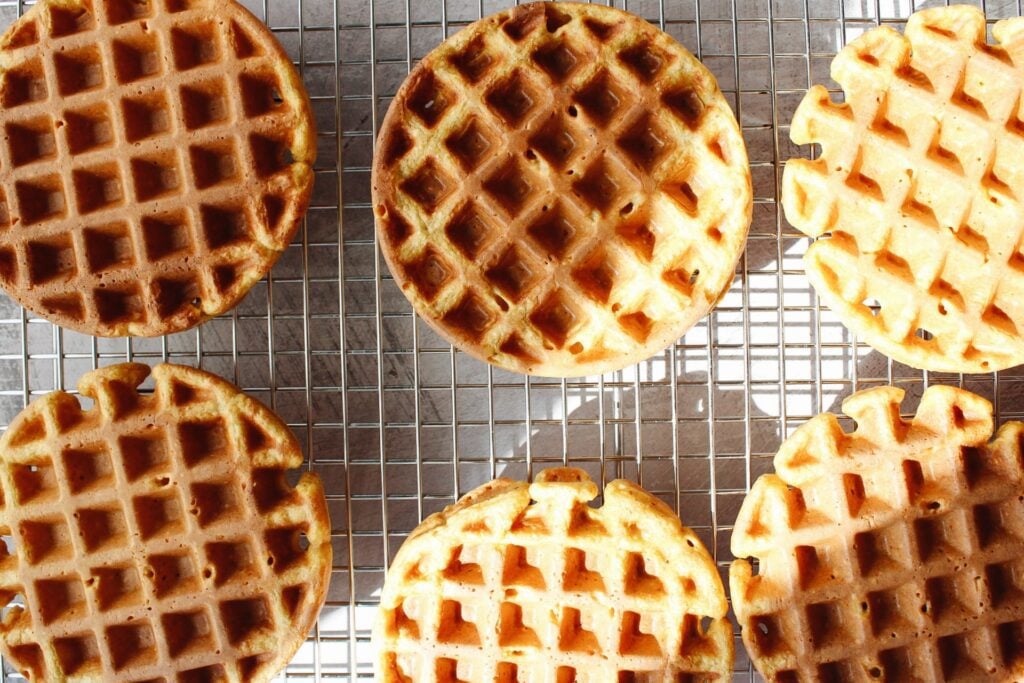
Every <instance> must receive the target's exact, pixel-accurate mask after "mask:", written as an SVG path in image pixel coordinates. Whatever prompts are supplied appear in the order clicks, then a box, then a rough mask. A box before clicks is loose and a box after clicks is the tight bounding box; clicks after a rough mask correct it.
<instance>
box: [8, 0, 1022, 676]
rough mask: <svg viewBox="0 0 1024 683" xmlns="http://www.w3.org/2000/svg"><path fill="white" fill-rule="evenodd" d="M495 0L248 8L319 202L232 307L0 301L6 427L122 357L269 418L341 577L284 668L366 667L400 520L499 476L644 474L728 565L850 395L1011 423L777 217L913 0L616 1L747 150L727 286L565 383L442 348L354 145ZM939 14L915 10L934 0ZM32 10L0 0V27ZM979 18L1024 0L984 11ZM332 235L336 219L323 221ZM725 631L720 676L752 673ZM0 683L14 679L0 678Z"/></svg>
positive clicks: (281, 1)
mask: <svg viewBox="0 0 1024 683" xmlns="http://www.w3.org/2000/svg"><path fill="white" fill-rule="evenodd" d="M506 2H507V0H500V1H497V2H495V1H494V0H486V1H484V0H415V1H414V0H376V1H367V0H256V1H253V0H246V1H245V3H244V4H246V5H247V6H248V7H249V8H250V9H251V10H253V12H254V13H256V14H257V16H259V17H261V18H263V19H264V20H265V21H266V22H267V23H268V25H269V26H270V27H271V28H272V29H273V30H274V32H275V34H276V35H277V37H278V39H279V40H280V41H281V42H282V44H284V45H285V47H286V48H287V50H288V52H289V54H290V55H291V57H292V59H293V60H294V61H295V63H296V64H297V65H298V67H299V69H300V70H301V72H302V75H303V78H304V80H305V83H306V86H307V88H308V90H309V94H310V96H311V98H312V100H313V108H314V111H315V114H316V119H317V123H318V126H319V139H318V142H319V144H318V147H319V160H318V162H317V182H316V186H315V190H314V194H313V201H312V206H311V207H310V210H309V213H308V216H307V218H306V220H305V222H304V225H303V227H302V229H301V231H300V233H299V235H298V236H297V237H296V240H295V243H294V244H293V245H292V246H291V248H289V249H288V250H287V252H286V253H285V255H284V256H283V257H282V259H281V260H280V262H279V263H278V264H277V266H276V267H275V268H274V270H273V272H272V274H271V275H270V277H268V278H267V279H266V280H265V281H263V282H261V283H259V284H258V285H257V286H256V287H254V288H253V290H252V292H251V293H250V294H249V295H248V297H247V298H246V299H245V300H244V301H243V302H242V303H241V304H240V305H239V306H238V307H237V309H236V310H234V311H232V312H231V313H230V314H228V315H225V316H222V317H220V318H217V319H216V320H213V321H210V322H208V323H206V324H205V325H203V326H201V327H200V328H198V329H196V330H193V331H191V332H188V333H183V334H179V335H174V336H170V337H166V338H161V339H129V340H125V339H94V338H91V337H87V336H83V335H80V334H76V333H73V332H67V331H63V330H61V329H59V328H57V327H54V326H53V325H50V324H49V323H47V322H45V321H43V320H40V319H37V318H34V317H33V316H31V315H28V314H27V313H25V312H24V311H23V310H22V309H20V308H19V307H17V306H16V305H15V304H14V303H13V302H11V301H10V300H9V299H7V298H6V297H0V424H3V425H6V424H8V423H9V422H10V420H11V419H12V418H13V417H14V416H15V415H16V414H17V413H18V412H19V411H20V410H21V409H22V408H23V407H24V406H25V405H26V403H27V402H28V401H30V400H32V399H33V398H35V397H36V396H39V395H41V394H44V393H47V392H49V391H52V390H54V389H58V388H64V389H69V390H73V389H74V388H75V385H76V382H77V380H78V378H79V377H80V376H81V375H82V374H83V373H84V372H86V371H88V370H90V369H92V368H95V367H97V366H103V365H109V364H112V363H116V362H122V361H125V360H134V361H141V362H146V363H157V362H160V361H173V362H177V363H184V364H189V365H196V366H200V367H202V368H204V369H207V370H209V371H212V372H214V373H217V374H219V375H221V376H223V377H225V378H227V379H230V380H232V381H233V382H235V383H236V384H238V385H239V386H241V387H242V388H243V389H245V390H246V391H247V392H248V393H250V394H251V395H253V396H255V397H256V398H258V399H260V400H262V401H264V402H265V403H267V404H268V405H270V406H271V407H272V408H274V409H275V410H276V411H277V412H278V413H279V414H280V415H281V416H282V417H283V418H284V419H285V420H286V421H287V422H288V424H289V425H291V427H292V428H293V429H294V431H295V432H296V434H297V435H298V437H299V439H300V440H301V442H302V443H303V445H304V447H305V449H306V453H307V466H308V467H309V468H310V469H312V470H314V471H316V472H317V473H319V475H320V476H321V477H322V478H323V480H324V483H325V486H326V490H327V496H328V499H329V506H330V512H331V517H332V520H333V529H334V556H335V560H334V571H333V577H332V584H331V589H330V592H329V595H328V601H327V605H326V607H325V608H324V611H323V613H322V614H321V617H320V620H319V623H318V625H317V628H316V629H315V631H314V632H313V633H312V634H311V635H310V638H309V639H308V641H307V643H306V644H305V645H304V646H303V648H302V649H301V650H300V652H299V653H298V655H297V656H296V658H295V660H294V661H293V662H292V664H291V665H290V666H289V667H288V669H287V670H286V671H285V672H284V673H282V675H281V680H289V681H290V680H318V681H319V680H355V679H366V678H371V677H372V675H373V671H372V653H371V650H370V642H369V641H370V628H371V624H372V620H373V615H374V610H375V603H376V598H377V595H378V594H379V590H380V587H381V584H382V582H383V579H384V573H385V567H386V566H387V563H388V561H389V560H390V559H391V558H392V557H393V556H394V553H395V551H396V550H397V549H398V547H399V546H400V544H401V542H402V540H403V539H404V537H405V535H406V534H407V533H408V532H409V531H410V530H411V529H412V528H413V527H414V526H415V525H416V524H417V523H418V522H419V520H420V519H421V518H422V517H424V516H426V515H428V514H430V513H432V512H434V511H437V510H439V509H441V508H442V507H443V506H445V505H447V504H449V503H451V502H453V501H454V500H455V499H456V498H457V497H458V495H460V494H462V493H465V492H466V491H467V490H469V489H470V488H472V487H474V486H476V485H478V484H481V483H483V482H484V481H486V480H488V479H490V478H492V477H494V476H496V475H506V476H513V477H527V476H530V475H531V474H533V473H535V472H536V471H537V470H538V469H540V468H543V467H545V466H547V465H549V464H554V463H566V462H571V463H573V464H575V465H578V466H581V467H584V468H585V469H587V470H589V471H590V473H591V475H592V476H593V477H595V478H596V479H598V480H600V481H601V482H604V481H606V480H608V479H611V478H615V477H627V478H630V479H633V480H636V481H639V482H640V483H641V484H642V485H643V486H645V487H646V488H647V489H648V490H650V491H652V492H654V493H655V494H657V495H659V496H660V497H662V498H663V499H664V500H665V501H666V502H668V503H669V504H670V505H672V506H673V507H674V508H675V509H677V510H678V511H679V512H680V515H681V517H682V518H683V520H684V521H685V522H686V523H687V524H688V525H689V526H691V527H692V528H693V529H695V530H696V531H697V532H698V534H699V535H700V536H701V537H702V538H703V540H704V542H705V543H706V544H707V546H708V548H710V549H712V551H713V552H714V554H715V557H716V560H717V562H718V564H719V567H720V568H721V571H722V575H723V578H724V577H725V575H726V572H727V567H728V563H729V561H730V560H731V559H732V558H731V556H730V555H729V536H730V534H731V525H732V522H733V520H734V519H735V516H736V513H737V511H738V510H739V506H740V503H741V501H742V498H743V494H744V493H745V491H746V490H747V489H748V488H749V486H750V484H751V483H752V481H753V480H754V479H755V478H756V477H757V476H758V475H760V474H761V473H763V472H765V471H767V470H769V469H770V466H771V456H772V455H773V453H774V452H775V450H776V449H777V447H778V445H779V443H780V441H781V440H782V439H783V438H784V437H785V436H786V435H787V434H789V433H790V432H791V431H792V430H793V429H795V428H796V427H797V426H799V425H800V424H801V423H802V422H803V421H805V420H806V419H808V418H809V417H810V416H812V415H814V414H816V413H818V412H821V411H823V410H838V406H839V402H840V401H841V400H842V398H843V397H844V396H846V395H848V394H849V393H851V392H853V391H855V390H858V389H863V388H867V387H869V386H875V385H879V384H895V385H897V386H900V387H902V388H904V389H906V391H907V395H908V400H907V402H906V403H905V405H904V408H905V410H907V411H912V410H913V408H914V407H915V406H916V402H917V399H918V398H919V396H920V394H921V391H922V390H923V388H924V387H925V386H927V385H928V384H929V383H934V382H940V383H951V384H958V385H960V386H964V387H966V388H968V389H971V390H973V391H975V392H977V393H980V394H982V395H984V396H986V397H988V398H990V399H992V400H993V401H994V403H995V405H996V410H997V415H998V417H999V419H1000V421H1005V420H1007V419H1015V418H1022V417H1024V402H1022V401H1021V395H1022V393H1024V370H1021V369H1018V370H1011V371H1007V372H1003V373H999V374H998V375H986V376H971V377H964V376H957V375H938V374H935V373H931V374H928V373H921V372H919V371H916V370H912V369H910V368H907V367H904V366H901V365H899V364H894V363H892V362H889V361H887V360H886V359H885V358H883V357H881V356H880V355H879V354H877V353H875V352H872V351H871V350H870V349H869V348H867V347H865V346H864V345H863V344H858V343H857V341H856V340H855V339H854V338H853V337H852V336H851V335H850V334H849V332H847V331H846V330H845V329H844V328H843V327H842V326H841V325H840V324H839V323H838V321H837V320H836V318H835V317H834V316H833V315H831V314H830V313H829V312H828V311H827V310H822V309H821V308H820V306H819V304H818V301H817V299H816V297H815V296H814V292H813V291H812V290H811V289H810V287H809V285H808V284H807V281H806V279H805V278H804V275H803V270H802V266H801V263H800V259H801V256H802V254H803V252H804V250H805V248H806V246H807V242H808V241H807V239H806V238H803V237H801V236H800V235H799V234H797V233H795V232H794V231H793V229H792V228H791V227H790V226H789V225H788V224H787V223H786V222H785V219H784V217H783V216H782V212H781V210H780V208H779V206H778V205H777V202H776V198H777V197H778V193H779V182H780V177H781V170H782V162H783V161H784V160H785V159H786V158H788V157H790V156H793V155H797V154H802V153H806V151H807V150H799V149H794V148H793V146H792V145H791V143H790V142H789V136H788V125H787V122H788V121H789V120H790V118H791V116H792V113H793V111H794V109H795V107H796V105H797V103H798V102H799V101H800V98H801V97H802V95H803V93H804V91H805V90H806V88H807V87H808V85H809V84H810V83H818V82H820V83H830V84H831V86H832V87H833V88H835V84H834V83H831V81H830V80H829V78H828V64H829V62H830V61H831V58H832V56H833V55H834V53H835V52H836V51H837V50H838V49H839V48H840V47H841V46H842V45H843V44H844V43H845V42H846V41H848V40H850V39H852V38H854V37H856V36H857V35H859V34H860V33H861V32H863V31H864V30H866V29H868V28H870V27H872V26H874V25H876V24H878V23H881V22H884V23H891V24H895V25H899V24H901V23H902V22H903V20H905V18H906V17H907V16H908V15H909V14H910V13H911V12H912V11H913V10H914V9H917V8H918V7H915V6H912V4H911V3H910V2H909V1H908V0H887V1H885V2H882V1H855V0H725V1H717V0H716V1H711V0H704V1H700V0H633V1H628V2H622V0H618V1H616V2H615V4H616V5H617V6H620V7H622V6H625V8H626V9H628V10H630V11H632V12H634V13H636V14H639V15H641V16H643V17H645V18H647V19H649V20H651V21H652V22H654V23H656V24H657V25H659V26H660V27H662V28H664V29H665V30H666V31H668V32H669V33H670V34H672V35H673V36H674V37H676V38H677V39H678V40H680V41H681V42H682V43H683V44H684V45H686V46H687V47H688V48H689V49H690V50H691V51H692V52H694V53H695V54H696V55H697V56H698V57H700V58H701V59H702V60H703V61H704V63H705V64H707V66H708V67H709V68H710V69H711V70H712V71H713V72H714V74H715V75H716V76H717V78H718V80H719V83H720V85H721V87H722V90H723V91H724V92H725V93H726V97H727V98H728V99H729V101H730V103H731V104H732V106H733V108H734V110H735V111H736V113H737V116H738V118H739V120H740V123H741V125H742V128H743V133H744V136H745V139H746V142H747V146H748V153H749V156H750V161H751V166H752V172H753V178H754V190H755V207H754V223H753V226H752V229H751V234H750V240H749V243H748V246H747V249H746V253H745V255H744V257H743V259H742V261H741V262H740V264H739V267H738V269H737V277H736V279H735V281H734V283H733V285H732V287H731V289H730V290H729V293H728V294H727V296H726V297H725V298H724V299H723V300H722V302H721V303H720V305H719V306H718V307H717V309H716V310H715V311H714V312H713V313H712V314H711V316H710V317H709V318H707V319H706V320H705V321H703V322H701V323H700V324H699V325H698V326H697V327H695V328H694V329H693V330H692V331H691V332H690V333H689V334H687V335H686V336H685V337H684V338H683V339H681V340H679V342H678V343H676V344H675V345H674V346H673V347H672V348H671V349H669V350H668V351H666V352H665V353H663V354H660V355H658V356H656V357H654V358H652V359H650V360H648V361H646V362H644V363H642V364H640V365H638V366H636V367H633V368H628V369H626V370H623V371H621V372H617V373H613V374H609V375H606V376H604V377H589V378H584V379H580V380H565V381H558V380H544V379H527V378H524V377H522V376H518V375H514V374H510V373H507V372H504V371H501V370H497V369H493V368H490V367H487V366H485V365H483V364H481V363H479V362H477V361H475V360H473V359H471V358H469V357H467V356H465V355H463V354H461V353H459V352H455V351H453V350H452V349H451V347H449V346H448V345H446V344H444V343H443V342H442V341H441V339H440V338H439V337H437V336H436V335H435V334H434V333H433V332H432V331H431V330H430V329H429V328H428V327H427V326H426V325H425V324H424V323H423V322H422V321H419V320H417V319H416V318H415V317H414V316H413V315H412V312H411V309H410V307H409V305H408V304H407V303H406V301H405V299H404V297H403V296H402V294H401V293H400V291H399V290H398V289H397V288H396V287H395V286H394V284H393V282H392V281H391V278H390V276H389V275H388V273H387V269H386V267H385V266H384V264H383V261H382V260H381V259H380V258H379V256H378V252H377V248H376V243H375V241H374V232H373V217H372V213H371V209H370V203H369V202H370V196H369V178H370V161H371V158H372V153H373V140H374V138H375V135H376V131H377V126H378V124H379V123H380V120H381V119H382V117H383V115H384V112H385V111H386V109H387V105H388V103H389V102H390V97H391V96H392V95H393V93H394V92H395V90H396V89H397V87H398V85H399V84H400V83H401V81H402V79H403V78H404V77H405V75H406V74H407V73H408V70H409V69H410V67H411V66H412V65H413V64H415V62H416V60H417V59H419V58H420V57H422V56H423V55H424V54H426V53H427V52H428V51H429V50H430V49H431V48H433V47H434V46H435V45H436V44H437V43H438V42H439V41H440V40H441V39H442V38H444V37H445V36H448V35H451V34H452V33H454V32H455V31H457V30H458V29H459V28H461V27H462V26H464V25H465V24H467V23H469V22H470V21H473V20H475V19H477V18H479V17H481V16H486V15H487V14H490V13H492V12H495V11H498V10H500V9H503V8H504V6H505V4H506ZM927 4H932V3H927ZM25 9H26V6H25V5H24V4H21V3H16V4H15V3H10V4H5V3H0V26H6V25H8V24H9V23H10V22H11V21H13V20H14V19H15V18H16V17H17V16H18V15H19V14H20V13H21V12H23V11H24V10H25ZM985 9H986V12H987V14H988V17H989V19H990V20H992V21H994V20H995V19H998V18H1001V17H1005V16H1011V15H1017V14H1020V11H1021V8H1020V6H1019V2H988V3H987V6H985ZM339 226H340V230H339ZM751 671H752V670H751V667H750V664H749V660H748V658H747V655H746V653H745V652H744V650H743V647H742V644H741V643H740V642H739V638H738V635H737V661H736V674H735V678H736V679H737V680H753V679H754V677H755V676H754V674H752V673H751ZM0 679H2V680H20V677H19V676H18V675H17V674H9V673H8V674H2V673H0Z"/></svg>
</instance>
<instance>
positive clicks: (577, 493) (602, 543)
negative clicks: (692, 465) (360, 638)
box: [374, 468, 733, 683]
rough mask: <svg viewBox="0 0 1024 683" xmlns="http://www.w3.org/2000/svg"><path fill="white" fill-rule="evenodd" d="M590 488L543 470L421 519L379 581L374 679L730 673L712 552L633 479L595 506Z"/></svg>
mask: <svg viewBox="0 0 1024 683" xmlns="http://www.w3.org/2000/svg"><path fill="white" fill-rule="evenodd" d="M597 493H598V489H597V486H596V485H595V484H594V482H592V481H591V480H590V479H589V477H587V475H586V473H585V472H583V471H582V470H578V469H573V468H556V469H548V470H545V471H543V472H541V473H540V475H538V476H537V479H536V481H535V482H534V483H533V484H532V485H530V484H526V483H524V482H518V481H510V480H507V479H497V480H495V481H493V482H491V483H489V484H485V485H484V486H481V487H479V488H477V489H476V490H474V491H472V492H470V493H469V494H467V495H466V496H464V497H463V498H462V499H461V500H459V502H458V503H456V504H455V505H452V506H450V507H448V508H446V509H445V510H444V511H443V512H440V513H437V514H434V515H431V516H430V517H428V518H427V519H425V520H424V521H423V523H422V524H420V526H419V527H417V528H416V529H415V530H414V531H413V532H412V534H410V535H409V538H408V539H407V540H406V542H405V543H404V544H403V545H402V547H401V549H400V550H399V551H398V554H397V555H396V556H395V559H394V561H393V562H392V563H391V568H390V569H389V570H388V574H387V578H386V580H385V582H384V589H383V592H382V594H381V604H380V611H379V613H378V618H377V623H376V625H375V629H374V647H375V652H376V656H377V672H378V680H380V681H382V683H402V682H405V683H409V682H411V681H417V682H418V683H420V682H422V683H455V682H456V681H497V682H500V683H515V682H516V681H577V682H578V683H599V682H604V681H634V680H636V681H690V680H693V681H696V680H701V681H704V680H712V679H715V680H718V679H722V680H724V679H727V678H728V677H729V676H730V675H731V671H732V664H733V643H732V626H731V625H730V623H729V621H728V619H726V618H725V613H726V610H727V605H726V601H725V591H724V590H723V588H722V582H721V579H720V578H719V576H718V572H717V571H716V570H715V565H714V562H713V561H712V559H711V556H710V555H708V552H707V550H705V549H704V546H703V545H702V544H701V542H700V540H699V539H698V538H697V537H696V536H695V535H694V534H693V532H692V531H690V530H689V529H686V528H684V527H683V526H682V525H681V524H680V523H679V518H678V517H676V515H675V513H673V512H672V510H671V509H669V507H668V506H667V505H665V504H664V503H662V502H661V501H660V500H658V499H657V498H655V497H654V496H652V495H650V494H648V493H646V492H645V491H643V490H642V489H640V488H639V487H638V486H636V485H635V484H632V483H630V482H627V481H623V480H618V481H613V482H611V483H609V484H608V485H607V486H606V487H605V490H604V506H603V507H600V508H595V507H591V506H589V505H588V503H590V502H591V501H592V500H593V499H594V498H595V497H596V496H597ZM531 501H533V502H531ZM709 618H710V619H709Z"/></svg>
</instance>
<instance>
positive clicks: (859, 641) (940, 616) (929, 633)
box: [730, 386, 1024, 683]
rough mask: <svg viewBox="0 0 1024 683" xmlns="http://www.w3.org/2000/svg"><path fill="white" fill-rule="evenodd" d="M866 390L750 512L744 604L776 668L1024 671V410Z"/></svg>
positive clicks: (741, 608) (791, 453)
mask: <svg viewBox="0 0 1024 683" xmlns="http://www.w3.org/2000/svg"><path fill="white" fill-rule="evenodd" d="M902 399H903V391H902V390H900V389H895V388H892V387H883V388H878V389H870V390H867V391H862V392H859V393H856V394H854V395H853V396H850V397H849V398H847V399H846V401H844V403H843V412H844V413H846V414H847V415H849V416H850V417H852V418H853V419H854V420H855V421H856V425H857V426H856V429H855V430H854V431H852V432H844V431H843V429H842V427H841V426H840V424H839V422H838V420H837V418H836V416H835V415H831V414H823V415H819V416H817V417H815V418H813V419H812V420H811V421H810V422H808V423H807V424H805V425H804V426H802V427H801V428H800V429H798V430H797V431H796V432H795V433H794V434H793V435H792V436H791V437H789V438H788V439H787V440H786V442H785V443H784V444H783V445H782V448H781V449H780V450H779V453H778V454H777V455H776V456H775V471H776V473H775V474H767V475H764V476H762V477H761V478H760V479H758V481H757V482H756V483H755V484H754V487H753V489H752V490H751V492H750V493H749V494H748V495H747V497H746V499H745V500H744V502H743V506H742V508H741V509H740V513H739V516H738V518H737V520H736V527H735V529H734V531H733V536H732V552H733V554H734V555H735V556H736V557H738V558H749V557H752V558H755V559H756V560H757V561H758V567H757V570H756V573H755V570H754V568H753V567H752V566H751V564H750V562H748V561H747V560H746V559H738V560H736V561H735V562H734V563H733V565H732V570H731V577H730V578H731V581H730V584H731V586H730V587H731V595H732V603H733V609H734V610H735V612H736V617H737V619H738V620H739V623H740V626H741V628H742V630H743V641H744V643H745V644H746V646H747V650H748V652H749V653H750V656H751V658H752V659H753V661H754V663H755V665H756V666H757V669H758V670H759V671H760V672H761V673H762V674H764V676H765V677H766V678H767V679H768V680H769V681H876V680H877V681H899V682H901V683H902V682H903V681H1011V680H1014V681H1016V680H1022V678H1024V473H1022V471H1021V457H1022V454H1021V446H1022V441H1024V424H1021V423H1018V422H1010V423H1007V424H1005V425H1003V427H1002V428H1001V429H1000V430H999V432H998V434H996V436H995V439H994V440H992V441H989V439H990V437H991V436H992V406H991V405H990V404H989V403H988V401H986V400H984V399H982V398H980V397H978V396H975V395H974V394H971V393H969V392H967V391H964V390H962V389H954V388H952V387H944V386H934V387H931V388H929V389H927V390H926V391H925V392H924V395H923V397H922V398H921V403H920V405H919V407H918V409H917V415H916V416H915V417H914V418H913V419H912V420H904V419H902V418H901V417H900V412H899V410H900V401H901V400H902Z"/></svg>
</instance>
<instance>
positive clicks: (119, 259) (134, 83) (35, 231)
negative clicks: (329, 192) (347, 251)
mask: <svg viewBox="0 0 1024 683" xmlns="http://www.w3.org/2000/svg"><path fill="white" fill-rule="evenodd" d="M0 136H2V138H3V140H2V142H0V285H2V286H3V288H4V289H6V290H7V292H8V293H9V294H10V295H11V296H12V297H13V298H14V299H15V300H17V301H18V303H20V304H21V305H23V306H25V307H26V308H28V309H30V310H32V311H34V312H35V313H38V314H39V315H42V316H43V317H45V318H47V319H48V320H50V321H52V322H54V323H57V324H59V325H61V326H64V327H68V328H71V329H75V330H79V331H81V332H85V333H89V334H96V335H105V336H116V335H126V334H131V335H141V336H154V335H159V334H167V333H171V332H178V331H180V330H183V329H186V328H188V327H190V326H192V325H195V324H196V323H198V322H201V321H202V320H204V319H206V318H208V317H210V316H214V315H218V314H220V313H223V312H224V311H226V310H228V309H230V308H231V307H232V306H234V305H235V304H236V303H237V302H238V301H239V300H240V299H241V298H242V297H243V296H244V295H245V293H246V292H247V291H248V290H249V288H250V287H251V286H252V285H253V283H255V282H256V281H257V280H259V279H260V278H261V277H263V276H264V275H265V274H266V273H267V271H269V270H270V267H271V266H272V265H273V263H274V261H275V260H276V259H277V257H278V255H279V254H280V253H281V251H282V250H283V249H284V248H285V247H286V246H287V245H288V244H289V242H290V241H291V238H292V236H293V234H294V232H295V229H296V227H297V226H298V223H299V221H300V219H301V216H302V213H303V212H304V210H305V207H306V205H307V203H308V201H309V194H310V192H311V189H312V183H313V171H312V164H313V160H314V157H315V155H316V147H315V143H314V139H315V131H314V127H313V119H312V114H311V111H310V107H309V102H308V100H307V97H306V94H305V91H304V90H303V88H302V84H301V82H300V81H299V78H298V75H297V74H296V73H295V70H294V69H293V68H292V64H291V61H290V60H289V58H288V56H287V55H286V54H285V53H284V50H283V49H282V48H281V46H280V45H278V43H277V42H276V41H275V40H274V37H273V36H272V35H271V33H270V31H269V30H267V28H266V27H265V26H264V25H263V24H262V23H260V21H259V20H257V19H256V18H255V17H254V16H252V15H251V14H250V13H249V12H248V11H247V10H246V9H244V8H243V7H241V6H240V5H238V4H237V3H235V2H234V0H102V2H100V0H96V2H95V3H94V2H93V0H40V2H38V3H36V5H35V6H34V7H33V8H32V9H31V10H29V11H28V12H27V13H26V14H25V16H23V17H22V18H21V19H19V20H18V21H16V22H15V23H14V24H13V25H12V26H11V27H10V28H9V29H8V30H7V32H6V33H5V34H4V36H3V38H2V39H0Z"/></svg>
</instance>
